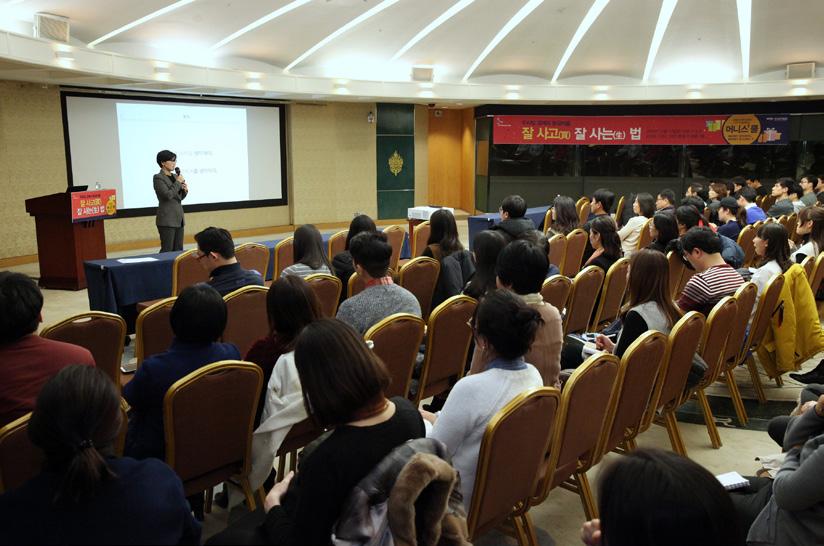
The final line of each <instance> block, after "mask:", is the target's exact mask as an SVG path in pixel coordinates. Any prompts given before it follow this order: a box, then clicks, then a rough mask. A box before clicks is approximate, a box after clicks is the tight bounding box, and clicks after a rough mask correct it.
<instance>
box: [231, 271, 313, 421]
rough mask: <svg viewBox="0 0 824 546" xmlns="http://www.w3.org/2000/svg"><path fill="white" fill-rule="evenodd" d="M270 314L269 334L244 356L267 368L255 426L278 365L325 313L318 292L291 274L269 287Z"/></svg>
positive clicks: (268, 309) (267, 310)
mask: <svg viewBox="0 0 824 546" xmlns="http://www.w3.org/2000/svg"><path fill="white" fill-rule="evenodd" d="M266 316H267V317H268V319H269V335H267V336H266V337H264V338H262V339H259V340H257V341H256V342H255V343H254V345H252V347H251V348H250V349H249V352H248V353H246V358H245V359H244V360H246V361H248V362H254V363H255V364H257V365H258V366H260V368H261V369H262V370H263V389H262V390H261V393H260V404H259V405H258V410H257V415H256V417H255V426H257V425H258V424H259V423H260V416H261V413H263V407H264V402H265V401H266V395H267V385H269V378H270V377H272V370H273V369H274V367H275V365H276V364H277V363H278V362H279V361H280V360H281V357H282V356H283V355H286V354H292V352H293V351H294V350H295V341H296V340H297V338H298V334H300V332H301V330H303V328H304V326H306V325H307V324H309V323H310V322H312V321H315V320H317V319H319V318H321V316H323V314H322V313H321V310H320V303H319V302H318V298H317V296H315V292H314V291H313V290H312V288H311V287H310V286H309V285H308V284H306V281H304V280H303V279H301V278H300V277H296V276H295V275H289V276H287V277H285V278H283V279H278V280H276V281H275V282H273V283H272V286H270V287H269V292H267V294H266ZM298 390H300V388H298Z"/></svg>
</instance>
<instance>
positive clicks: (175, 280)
mask: <svg viewBox="0 0 824 546" xmlns="http://www.w3.org/2000/svg"><path fill="white" fill-rule="evenodd" d="M192 258H194V259H195V260H196V261H197V249H196V248H193V249H191V250H187V251H185V252H182V253H180V254H178V255H177V256H175V261H174V262H172V296H179V295H180V292H181V291H182V290H183V289H184V288H186V287H185V286H180V271H179V270H180V264H181V263H182V262H183V261H186V260H191V259H192ZM203 276H204V279H203V282H206V281H207V280H209V274H208V273H207V272H206V270H205V269H204V270H203Z"/></svg>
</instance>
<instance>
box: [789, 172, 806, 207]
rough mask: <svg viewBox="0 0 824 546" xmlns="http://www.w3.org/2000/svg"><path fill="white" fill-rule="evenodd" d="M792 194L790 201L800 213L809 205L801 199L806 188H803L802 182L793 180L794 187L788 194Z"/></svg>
mask: <svg viewBox="0 0 824 546" xmlns="http://www.w3.org/2000/svg"><path fill="white" fill-rule="evenodd" d="M788 195H789V196H790V202H791V203H792V205H793V212H794V213H795V214H798V213H799V212H800V211H801V209H803V208H804V207H806V206H807V205H805V204H804V201H802V200H801V196H802V195H804V190H802V189H801V184H799V183H798V182H796V181H794V180H793V187H792V188H791V189H790V192H789V194H788Z"/></svg>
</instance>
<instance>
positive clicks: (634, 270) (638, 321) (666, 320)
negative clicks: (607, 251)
mask: <svg viewBox="0 0 824 546" xmlns="http://www.w3.org/2000/svg"><path fill="white" fill-rule="evenodd" d="M629 264H630V265H629V273H628V279H627V292H628V293H629V300H628V302H627V303H626V305H624V307H623V308H622V309H621V314H620V316H619V318H620V321H621V324H622V328H621V331H620V333H619V334H618V338H617V341H613V340H612V339H610V338H609V337H608V336H605V335H603V334H598V336H597V337H596V338H595V349H597V350H599V351H606V352H608V353H612V354H614V355H615V356H617V357H618V358H621V357H623V356H624V353H625V352H626V350H627V348H629V346H630V345H632V343H633V342H634V341H635V340H636V339H638V338H639V337H641V334H643V333H644V332H647V331H649V330H654V331H656V332H661V333H663V334H667V335H669V332H670V330H671V329H672V326H673V325H674V324H675V323H676V322H678V319H680V318H681V313H680V312H679V311H678V309H677V308H676V307H675V305H674V304H673V302H672V299H671V298H670V287H669V263H668V262H667V258H666V256H664V255H663V254H661V253H660V252H656V251H654V250H649V249H644V250H641V251H640V252H636V253H635V254H633V255H632V258H630V262H629ZM583 348H584V343H583V341H582V340H581V339H580V338H579V337H576V336H567V337H566V339H565V340H564V348H563V351H562V352H561V367H562V368H563V369H565V370H567V369H571V368H577V367H578V366H580V365H581V364H582V363H583V361H584V357H583V354H582V350H583Z"/></svg>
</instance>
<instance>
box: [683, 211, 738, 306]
mask: <svg viewBox="0 0 824 546" xmlns="http://www.w3.org/2000/svg"><path fill="white" fill-rule="evenodd" d="M680 242H681V249H682V252H683V256H684V258H686V260H687V261H688V262H689V264H690V266H692V268H693V269H695V271H696V273H695V275H693V276H692V277H690V280H689V281H687V285H686V286H685V287H684V292H683V293H682V294H681V297H680V298H678V307H680V308H681V310H683V311H685V312H686V311H699V312H701V313H703V314H704V315H709V312H710V311H711V310H712V308H713V307H714V306H715V304H716V303H718V302H719V301H720V300H721V298H723V297H724V296H732V295H734V294H735V291H736V290H738V287H739V286H741V285H742V284H744V279H743V278H742V277H741V275H740V274H739V273H738V272H737V271H736V270H735V269H733V268H732V267H730V265H729V264H728V263H727V262H725V261H724V257H723V256H721V250H722V245H721V237H719V236H718V235H716V234H715V233H713V232H712V230H711V229H709V228H700V227H695V228H692V229H690V230H689V231H688V232H687V233H685V234H684V236H683V237H681V241H680Z"/></svg>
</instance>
